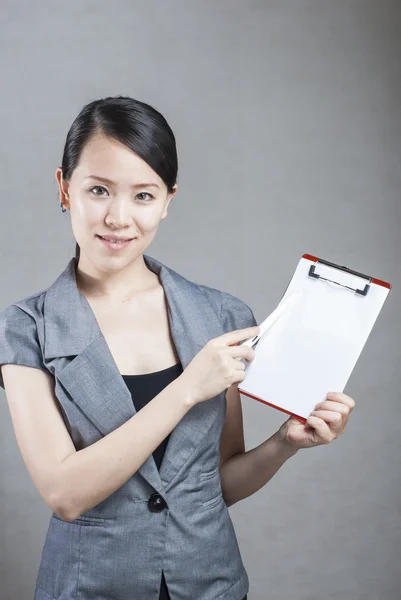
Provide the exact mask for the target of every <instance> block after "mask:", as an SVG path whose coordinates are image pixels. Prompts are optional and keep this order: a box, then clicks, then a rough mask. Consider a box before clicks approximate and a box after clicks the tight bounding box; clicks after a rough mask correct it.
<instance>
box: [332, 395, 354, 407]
mask: <svg viewBox="0 0 401 600" xmlns="http://www.w3.org/2000/svg"><path fill="white" fill-rule="evenodd" d="M327 398H328V399H329V400H332V401H333V402H342V403H343V404H347V405H348V406H349V407H350V408H351V410H352V409H353V408H354V406H355V400H354V399H353V398H351V396H347V394H343V393H342V392H329V393H328V394H327Z"/></svg>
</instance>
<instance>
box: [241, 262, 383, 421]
mask: <svg viewBox="0 0 401 600" xmlns="http://www.w3.org/2000/svg"><path fill="white" fill-rule="evenodd" d="M390 290H391V284H390V283H388V282H386V281H382V280H380V279H376V278H374V277H371V276H369V275H364V274H363V273H359V272H357V271H353V270H351V269H349V268H348V267H345V266H340V265H337V264H335V263H332V262H329V261H327V260H324V259H322V258H317V257H315V256H312V255H311V254H304V255H303V256H302V258H301V260H300V261H299V263H298V266H297V268H296V270H295V273H294V275H293V277H292V279H291V280H290V283H289V284H288V286H287V289H286V290H285V292H284V295H283V297H282V299H281V301H280V304H279V307H280V305H281V304H282V303H283V302H285V301H287V304H289V307H288V308H287V309H286V310H284V311H281V314H280V316H279V318H275V319H274V320H273V323H272V324H271V325H270V326H269V328H268V329H267V330H266V331H265V332H264V333H263V334H262V335H260V337H259V339H257V342H256V343H257V345H255V346H254V347H255V357H254V360H253V361H252V362H251V363H247V362H246V366H245V379H244V380H243V381H241V382H240V383H239V384H238V386H237V387H238V391H239V392H240V393H241V394H244V395H245V396H248V397H249V398H253V399H254V400H258V401H260V402H263V403H264V404H267V405H268V406H271V407H272V408H276V409H278V410H280V411H282V412H284V413H287V414H289V415H292V416H294V417H295V418H297V419H298V420H299V421H301V422H303V423H305V421H306V419H307V418H308V416H309V414H310V413H311V411H312V410H314V408H315V406H316V404H317V403H318V402H322V401H324V400H326V395H327V393H328V392H343V391H344V388H345V385H346V384H347V381H348V379H349V377H350V375H351V373H352V371H353V369H354V367H355V364H356V362H357V360H358V358H359V356H360V354H361V352H362V349H363V347H364V346H365V343H366V340H367V339H368V337H369V334H370V332H371V330H372V327H373V325H374V323H375V321H376V319H377V317H378V315H379V313H380V311H381V309H382V307H383V304H384V302H385V300H386V298H387V296H388V294H389V292H390ZM290 297H291V298H296V300H295V302H294V301H292V302H288V299H289V298H290ZM276 310H277V309H276ZM265 321H267V319H266V320H265ZM265 321H264V322H265ZM264 322H263V323H264ZM253 339H254V340H256V338H253ZM250 342H252V340H250ZM248 345H251V346H253V345H252V343H249V344H248Z"/></svg>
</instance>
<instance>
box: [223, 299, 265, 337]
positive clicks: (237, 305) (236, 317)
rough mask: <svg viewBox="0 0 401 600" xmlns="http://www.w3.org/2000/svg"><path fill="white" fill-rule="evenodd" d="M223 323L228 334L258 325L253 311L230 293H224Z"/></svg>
mask: <svg viewBox="0 0 401 600" xmlns="http://www.w3.org/2000/svg"><path fill="white" fill-rule="evenodd" d="M221 322H222V324H223V327H224V331H225V332H226V333H228V332H229V331H234V330H236V329H245V328H246V327H255V326H256V325H257V321H256V319H255V315H254V314H253V312H252V309H251V308H250V307H249V306H248V305H247V304H246V303H245V302H243V301H242V300H240V299H239V298H237V297H236V296H233V295H232V294H229V293H228V292H222V303H221Z"/></svg>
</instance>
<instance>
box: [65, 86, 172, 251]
mask: <svg viewBox="0 0 401 600" xmlns="http://www.w3.org/2000/svg"><path fill="white" fill-rule="evenodd" d="M99 133H100V134H104V135H107V136H109V137H112V138H114V139H116V140H117V141H119V142H121V143H122V144H124V145H125V146H127V147H128V148H129V149H130V150H132V151H133V152H135V153H136V154H137V155H138V156H140V158H142V160H144V161H145V162H146V163H147V164H148V165H149V166H150V167H151V168H152V169H153V170H154V171H155V172H156V173H157V174H158V175H159V177H160V178H161V179H162V180H163V181H164V183H165V184H166V186H167V189H168V192H169V193H171V192H172V191H173V187H174V185H175V183H176V181H177V172H178V159H177V149H176V143H175V137H174V134H173V132H172V130H171V128H170V126H169V124H168V123H167V121H166V119H165V118H164V117H163V115H162V114H161V113H159V112H158V111H157V110H156V109H155V108H153V107H152V106H150V105H149V104H146V103H144V102H140V101H139V100H135V99H134V98H130V97H129V96H108V97H107V98H100V99H99V100H94V101H92V102H90V103H88V104H86V105H85V106H84V107H83V108H82V110H81V112H80V113H79V114H78V116H77V117H76V118H75V120H74V122H73V123H72V125H71V127H70V129H69V131H68V134H67V138H66V142H65V146H64V152H63V158H62V164H61V167H62V170H63V179H65V180H66V181H68V180H69V179H70V177H71V175H72V173H73V171H74V169H75V168H76V167H77V165H78V162H79V159H80V156H81V153H82V151H83V148H84V146H85V144H86V143H87V142H88V141H89V140H90V139H91V138H92V137H93V136H94V135H96V134H99ZM79 253H80V248H79V245H78V244H76V246H75V258H76V259H77V260H78V259H79Z"/></svg>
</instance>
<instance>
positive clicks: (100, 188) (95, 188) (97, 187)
mask: <svg viewBox="0 0 401 600" xmlns="http://www.w3.org/2000/svg"><path fill="white" fill-rule="evenodd" d="M93 190H105V191H106V192H107V190H106V188H105V187H103V186H102V185H95V186H94V187H93V188H91V189H90V190H89V191H90V192H92V193H93V194H94V195H95V196H101V195H102V194H96V193H95V192H93Z"/></svg>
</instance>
